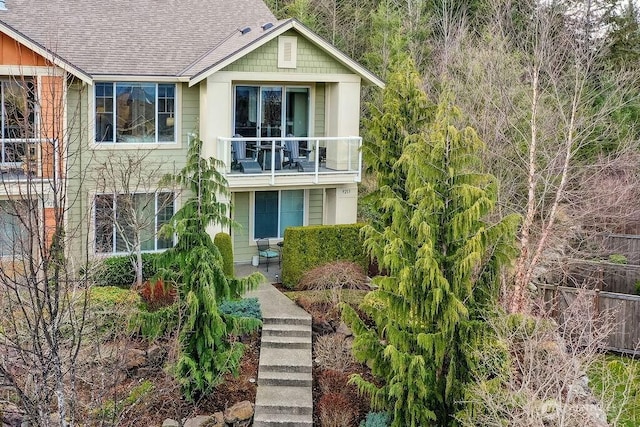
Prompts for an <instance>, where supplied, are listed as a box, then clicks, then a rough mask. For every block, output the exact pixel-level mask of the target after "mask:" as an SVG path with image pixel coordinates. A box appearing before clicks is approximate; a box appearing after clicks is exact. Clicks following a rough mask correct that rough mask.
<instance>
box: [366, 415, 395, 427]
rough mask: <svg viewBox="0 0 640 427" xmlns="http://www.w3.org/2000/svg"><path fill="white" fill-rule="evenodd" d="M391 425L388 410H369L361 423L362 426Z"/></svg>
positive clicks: (384, 426) (382, 426)
mask: <svg viewBox="0 0 640 427" xmlns="http://www.w3.org/2000/svg"><path fill="white" fill-rule="evenodd" d="M390 425H391V417H390V416H389V414H388V413H386V412H369V413H368V414H367V417H366V418H365V419H364V420H363V421H362V422H361V423H360V427H388V426H390Z"/></svg>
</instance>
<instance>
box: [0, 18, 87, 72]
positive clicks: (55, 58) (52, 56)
mask: <svg viewBox="0 0 640 427" xmlns="http://www.w3.org/2000/svg"><path fill="white" fill-rule="evenodd" d="M0 31H2V32H3V33H5V34H7V35H8V36H9V37H11V38H12V39H14V40H16V41H17V42H18V43H20V44H22V45H24V46H26V47H28V48H29V49H31V50H32V51H34V52H35V53H37V54H38V55H40V56H42V57H43V58H44V59H45V60H46V61H48V62H51V63H52V64H53V65H55V66H56V67H59V68H61V69H63V70H64V71H66V72H67V73H69V74H72V75H74V76H76V77H77V78H79V79H80V80H82V81H83V82H85V83H87V84H92V82H93V79H92V78H91V76H90V75H89V74H87V73H86V72H84V71H82V70H81V69H80V68H78V67H76V66H75V65H73V64H71V63H70V62H69V61H67V60H65V59H64V58H62V57H61V56H59V55H57V54H56V53H54V52H52V51H50V50H49V49H47V48H45V47H44V46H42V45H41V44H39V43H37V42H35V41H33V40H32V39H30V38H29V37H27V36H25V35H24V34H22V33H21V32H19V31H17V30H16V29H14V28H13V27H11V26H9V25H7V24H6V23H5V22H2V21H0Z"/></svg>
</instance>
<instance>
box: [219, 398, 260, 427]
mask: <svg viewBox="0 0 640 427" xmlns="http://www.w3.org/2000/svg"><path fill="white" fill-rule="evenodd" d="M252 418H253V403H251V402H249V401H248V400H244V401H242V402H239V403H236V404H235V405H233V406H232V407H230V408H227V409H226V410H225V411H224V422H225V423H227V425H229V426H231V427H248V426H250V425H251V419H252Z"/></svg>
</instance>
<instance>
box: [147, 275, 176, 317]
mask: <svg viewBox="0 0 640 427" xmlns="http://www.w3.org/2000/svg"><path fill="white" fill-rule="evenodd" d="M140 296H141V297H142V300H143V301H144V302H145V303H146V304H147V309H148V310H149V311H155V310H158V309H160V308H162V307H166V306H169V305H171V304H173V303H174V302H175V301H176V288H175V287H174V286H173V285H171V284H166V283H165V282H164V281H163V280H156V281H154V282H153V283H152V282H151V281H149V280H147V281H146V282H144V283H143V284H142V288H141V289H140Z"/></svg>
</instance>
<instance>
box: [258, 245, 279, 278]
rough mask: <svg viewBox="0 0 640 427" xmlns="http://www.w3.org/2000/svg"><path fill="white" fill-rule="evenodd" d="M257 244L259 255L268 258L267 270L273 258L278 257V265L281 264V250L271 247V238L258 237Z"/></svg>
mask: <svg viewBox="0 0 640 427" xmlns="http://www.w3.org/2000/svg"><path fill="white" fill-rule="evenodd" d="M256 244H257V245H258V255H259V257H260V258H266V259H267V271H269V261H270V260H271V258H278V266H279V265H280V251H278V250H275V249H271V246H270V244H269V239H258V240H256Z"/></svg>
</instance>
